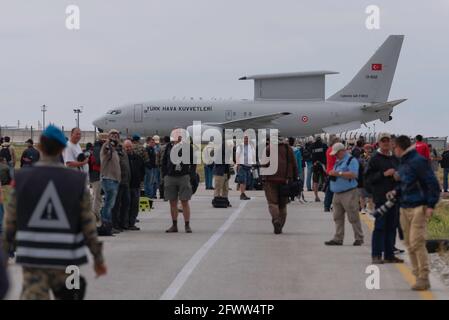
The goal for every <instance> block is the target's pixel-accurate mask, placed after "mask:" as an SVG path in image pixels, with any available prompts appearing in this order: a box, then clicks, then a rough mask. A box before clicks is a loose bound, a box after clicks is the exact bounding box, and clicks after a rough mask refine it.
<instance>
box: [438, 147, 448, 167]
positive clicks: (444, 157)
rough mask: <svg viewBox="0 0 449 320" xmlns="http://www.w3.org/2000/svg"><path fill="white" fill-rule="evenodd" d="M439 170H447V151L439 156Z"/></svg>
mask: <svg viewBox="0 0 449 320" xmlns="http://www.w3.org/2000/svg"><path fill="white" fill-rule="evenodd" d="M440 165H441V168H443V169H444V168H449V151H444V152H443V154H442V155H441V161H440Z"/></svg>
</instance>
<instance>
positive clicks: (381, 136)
mask: <svg viewBox="0 0 449 320" xmlns="http://www.w3.org/2000/svg"><path fill="white" fill-rule="evenodd" d="M384 138H388V139H391V134H389V133H388V132H381V133H380V134H379V137H378V138H377V141H382V139H384Z"/></svg>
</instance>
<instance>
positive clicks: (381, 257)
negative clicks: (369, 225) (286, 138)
mask: <svg viewBox="0 0 449 320" xmlns="http://www.w3.org/2000/svg"><path fill="white" fill-rule="evenodd" d="M329 141H330V146H329V147H328V146H327V145H326V144H325V143H323V141H322V140H321V138H320V137H318V138H317V139H316V140H315V141H314V142H308V143H306V144H305V146H304V147H302V146H300V151H301V153H302V159H303V164H305V165H306V167H307V175H306V179H307V180H306V186H307V189H308V190H309V191H312V190H313V192H314V195H315V201H316V202H320V201H321V200H320V198H319V195H318V192H319V191H323V192H324V193H325V200H324V211H325V212H330V211H333V219H334V222H335V235H334V237H333V238H332V239H331V240H329V241H326V242H325V245H327V246H341V245H343V240H344V232H345V230H344V229H345V216H347V217H348V221H349V222H350V224H351V225H352V228H353V232H354V239H355V241H354V243H353V245H354V246H361V245H363V243H364V234H363V229H362V225H361V219H360V214H359V213H362V214H371V215H372V216H373V217H374V219H375V222H374V230H373V233H372V241H371V246H372V248H371V249H372V250H371V256H372V263H373V264H384V263H403V262H404V260H403V259H400V258H399V257H397V254H398V253H402V252H403V251H402V250H399V249H397V248H396V238H397V235H399V238H400V239H401V240H403V241H404V244H405V246H406V248H407V251H408V254H409V257H410V262H411V264H412V268H413V274H414V275H415V277H416V284H415V285H414V286H413V287H412V289H413V290H428V289H429V288H430V282H429V262H428V256H427V249H426V225H427V222H428V220H429V219H430V218H431V216H432V214H433V210H434V208H435V206H436V204H437V203H438V201H439V198H440V192H441V191H443V192H447V191H448V190H447V189H448V187H447V184H448V183H447V180H448V171H449V150H446V151H444V152H443V153H442V155H440V154H439V153H438V151H437V150H436V149H434V148H432V146H431V145H428V144H426V143H425V142H424V139H423V137H422V136H421V135H417V136H416V137H415V143H414V144H413V143H412V141H411V139H410V138H409V137H407V136H398V137H396V136H393V135H390V134H388V133H381V134H379V135H378V141H377V142H376V143H375V144H368V143H365V141H363V140H362V139H360V140H358V141H357V142H356V143H355V144H349V143H347V144H344V143H342V141H339V139H338V138H337V137H331V138H330V140H329ZM439 166H441V168H442V169H443V190H441V188H440V185H439V182H438V180H437V177H436V172H437V171H438V168H439ZM311 182H313V185H312V183H311ZM312 186H313V189H312Z"/></svg>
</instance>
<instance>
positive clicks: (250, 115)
mask: <svg viewBox="0 0 449 320" xmlns="http://www.w3.org/2000/svg"><path fill="white" fill-rule="evenodd" d="M403 40H404V36H403V35H391V36H389V37H388V38H387V40H386V41H385V42H384V43H383V44H382V46H381V47H380V48H379V49H378V50H377V51H376V52H375V53H374V55H373V56H372V57H371V58H370V59H369V60H368V62H367V63H366V64H365V65H364V66H363V68H362V69H361V70H360V71H359V72H358V73H357V75H356V76H355V77H354V78H353V79H352V80H351V81H350V82H349V83H348V84H347V85H346V86H345V87H344V88H343V89H341V90H340V91H338V92H337V93H335V94H334V95H332V96H331V97H329V98H328V99H325V97H324V95H325V92H324V91H325V90H324V88H325V76H326V75H327V74H336V73H337V72H332V71H312V72H296V73H281V74H266V75H254V76H247V77H243V78H240V80H254V100H252V101H251V100H239V101H232V100H230V101H215V100H212V101H205V100H199V101H179V100H167V101H152V102H146V103H137V104H131V105H126V106H123V107H120V108H114V109H113V110H110V111H109V112H107V114H106V115H104V116H102V117H101V118H99V119H97V120H96V121H95V122H94V125H95V126H96V127H97V128H98V129H99V130H100V131H107V130H109V129H117V130H119V131H120V132H121V133H122V134H134V133H138V134H140V135H142V136H151V135H154V134H158V135H170V132H171V130H172V129H173V128H189V127H191V126H192V125H193V121H201V123H202V127H203V129H206V128H210V127H216V128H220V129H237V128H239V129H249V128H251V129H261V128H276V129H278V130H279V132H280V134H282V135H283V136H294V137H300V136H309V135H313V134H318V133H323V132H324V133H330V134H332V133H340V132H344V131H348V130H355V129H358V128H360V126H361V125H362V124H363V123H368V122H370V121H374V120H378V119H380V120H381V121H383V122H387V121H389V120H391V119H392V118H391V113H392V112H393V107H395V106H396V105H398V104H400V103H402V102H404V101H405V100H406V99H400V100H395V101H388V96H389V93H390V88H391V84H392V82H393V77H394V73H395V70H396V65H397V62H398V59H399V53H400V51H401V47H402V42H403ZM274 111H276V112H274Z"/></svg>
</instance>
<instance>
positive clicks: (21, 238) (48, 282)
mask: <svg viewBox="0 0 449 320" xmlns="http://www.w3.org/2000/svg"><path fill="white" fill-rule="evenodd" d="M65 146H66V139H65V137H64V134H63V133H62V131H61V130H59V129H58V128H56V127H54V126H49V127H47V129H46V130H45V131H44V132H43V133H42V136H41V137H40V146H39V148H40V150H41V152H42V157H41V160H40V161H39V162H38V163H36V165H35V166H34V167H29V168H23V169H22V170H20V171H19V172H18V173H17V175H16V180H15V181H14V183H13V186H14V190H13V192H12V194H11V199H10V202H9V204H8V207H7V208H6V212H5V225H4V233H3V237H4V242H3V243H4V249H5V250H6V252H8V251H9V249H10V248H11V247H12V246H13V244H14V243H15V244H16V246H17V260H16V262H17V263H18V264H21V265H22V267H23V289H22V294H21V299H26V300H48V299H49V298H50V295H49V293H50V291H52V292H53V294H54V296H55V297H56V298H60V297H61V296H62V294H63V293H64V296H66V295H67V292H68V290H69V288H67V287H66V280H67V276H68V274H66V268H67V267H68V266H78V265H81V264H85V263H87V256H86V250H85V247H84V245H85V244H86V245H87V246H88V247H89V249H90V251H91V253H92V255H93V257H94V270H95V273H96V274H97V276H102V275H105V274H106V272H107V269H106V265H105V263H104V259H103V254H102V244H101V243H100V242H99V241H98V238H97V231H96V230H97V229H96V225H95V217H94V216H93V214H92V211H91V199H90V194H89V191H88V190H87V188H86V175H85V174H84V173H82V172H80V171H75V170H70V169H67V168H65V167H64V166H63V165H62V164H61V163H60V162H59V159H60V156H61V154H62V151H63V150H64V147H65ZM80 282H81V281H80ZM77 291H79V290H73V291H70V293H69V295H73V297H75V296H76V295H77V294H78V292H77Z"/></svg>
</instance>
